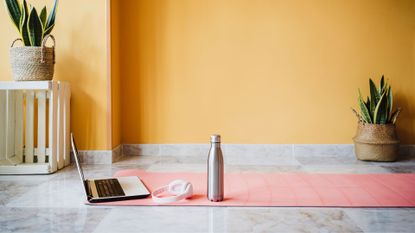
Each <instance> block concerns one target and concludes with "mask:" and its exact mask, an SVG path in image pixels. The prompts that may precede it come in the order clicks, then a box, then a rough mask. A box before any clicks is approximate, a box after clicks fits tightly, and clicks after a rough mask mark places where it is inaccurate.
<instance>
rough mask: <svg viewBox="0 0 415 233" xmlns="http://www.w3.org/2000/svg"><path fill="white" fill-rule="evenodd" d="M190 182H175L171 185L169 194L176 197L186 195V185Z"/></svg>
mask: <svg viewBox="0 0 415 233" xmlns="http://www.w3.org/2000/svg"><path fill="white" fill-rule="evenodd" d="M188 183H189V182H187V181H184V180H174V181H172V182H171V183H170V184H169V193H171V194H174V195H179V194H181V193H184V192H185V190H186V185H187V184H188Z"/></svg>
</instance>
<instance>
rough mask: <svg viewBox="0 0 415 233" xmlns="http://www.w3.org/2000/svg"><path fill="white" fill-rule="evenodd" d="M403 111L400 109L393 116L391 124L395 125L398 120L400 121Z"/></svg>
mask: <svg viewBox="0 0 415 233" xmlns="http://www.w3.org/2000/svg"><path fill="white" fill-rule="evenodd" d="M401 111H402V109H401V108H398V109H397V110H396V111H395V112H394V113H393V114H392V115H391V121H390V122H391V123H392V124H395V123H396V120H397V119H398V116H399V113H401Z"/></svg>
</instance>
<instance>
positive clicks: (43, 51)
mask: <svg viewBox="0 0 415 233" xmlns="http://www.w3.org/2000/svg"><path fill="white" fill-rule="evenodd" d="M48 38H51V39H52V41H53V46H52V47H46V41H47V40H48ZM19 40H20V41H21V39H16V40H15V41H13V43H12V45H11V48H10V63H11V67H12V74H13V79H14V80H15V81H42V80H52V79H53V73H54V69H55V38H54V37H53V36H52V35H47V36H45V38H44V39H43V41H42V46H41V47H34V46H23V47H13V46H14V44H15V43H16V42H17V41H19Z"/></svg>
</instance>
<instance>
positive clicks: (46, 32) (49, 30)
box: [43, 24, 55, 37]
mask: <svg viewBox="0 0 415 233" xmlns="http://www.w3.org/2000/svg"><path fill="white" fill-rule="evenodd" d="M53 27H55V24H52V26H50V27H49V28H47V29H46V30H45V31H44V32H43V36H44V37H45V36H46V35H49V34H50V32H51V31H52V29H53Z"/></svg>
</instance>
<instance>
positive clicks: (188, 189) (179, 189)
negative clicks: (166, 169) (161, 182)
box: [151, 180, 193, 204]
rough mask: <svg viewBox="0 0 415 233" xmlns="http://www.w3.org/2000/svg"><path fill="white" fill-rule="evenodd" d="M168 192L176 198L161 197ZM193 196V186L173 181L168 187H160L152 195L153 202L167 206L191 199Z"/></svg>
mask: <svg viewBox="0 0 415 233" xmlns="http://www.w3.org/2000/svg"><path fill="white" fill-rule="evenodd" d="M166 191H168V193H169V194H172V195H174V196H169V197H159V195H160V194H162V193H164V192H166ZM192 195H193V185H192V184H191V183H190V182H188V181H184V180H173V181H172V182H170V183H169V184H168V185H166V186H163V187H160V188H158V189H156V190H154V191H153V192H152V193H151V197H152V198H153V201H154V202H156V203H158V204H166V203H171V202H176V201H180V200H182V199H185V198H190V197H191V196H192Z"/></svg>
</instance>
